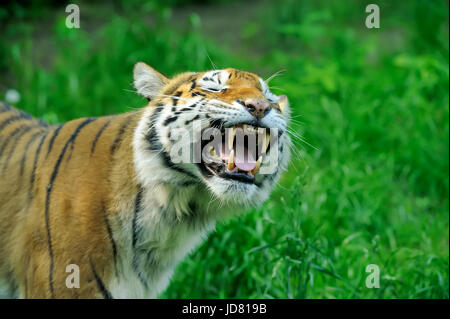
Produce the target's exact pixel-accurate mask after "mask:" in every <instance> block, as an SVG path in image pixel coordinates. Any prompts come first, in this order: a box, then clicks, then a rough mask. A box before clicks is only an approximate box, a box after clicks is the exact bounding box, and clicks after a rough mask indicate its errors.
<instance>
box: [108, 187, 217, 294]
mask: <svg viewBox="0 0 450 319" xmlns="http://www.w3.org/2000/svg"><path fill="white" fill-rule="evenodd" d="M169 188H170V187H169ZM195 192H196V189H195V187H186V188H183V189H182V190H180V191H177V192H174V191H172V190H170V189H168V187H167V185H159V186H158V187H155V188H153V189H151V190H147V191H143V193H142V199H141V201H140V205H139V206H140V207H138V210H137V211H136V212H133V214H135V215H134V216H133V218H127V220H126V221H125V220H124V221H122V222H121V224H122V225H124V224H126V225H127V227H122V231H121V232H120V236H119V237H120V238H118V240H119V241H120V243H119V245H118V247H119V250H118V260H117V263H116V267H117V276H114V278H113V279H112V280H111V282H110V283H109V289H110V292H111V295H112V296H113V298H156V297H157V296H158V295H159V294H161V292H163V291H164V289H165V288H166V287H167V285H168V283H169V280H170V277H171V275H172V273H173V269H174V268H175V266H176V265H177V264H178V263H179V262H180V261H181V260H182V259H183V257H185V256H186V255H187V254H188V253H189V252H190V251H191V250H192V249H193V248H195V247H196V246H197V245H198V244H199V243H200V242H201V240H202V238H204V237H206V235H207V234H208V232H209V231H211V230H212V229H213V228H214V222H213V220H212V218H208V216H207V212H206V211H204V210H202V209H201V207H199V206H197V205H192V200H193V198H194V197H193V196H192V195H193V194H195ZM190 201H191V205H189V202H190ZM128 216H130V214H128Z"/></svg>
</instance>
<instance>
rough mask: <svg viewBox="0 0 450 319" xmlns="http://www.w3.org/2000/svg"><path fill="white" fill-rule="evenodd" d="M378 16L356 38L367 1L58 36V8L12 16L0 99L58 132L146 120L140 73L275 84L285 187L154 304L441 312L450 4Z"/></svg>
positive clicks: (95, 16) (125, 15)
mask: <svg viewBox="0 0 450 319" xmlns="http://www.w3.org/2000/svg"><path fill="white" fill-rule="evenodd" d="M372 2H373V1H372ZM163 3H165V4H164V5H163ZM377 3H378V4H379V6H380V9H381V28H380V29H367V28H365V26H364V20H365V17H366V13H365V11H364V8H365V5H367V4H368V3H367V4H366V3H365V2H364V1H346V2H341V1H339V2H338V1H324V0H322V1H312V0H311V1H294V0H282V1H276V2H270V1H250V2H248V1H247V2H244V1H242V2H241V1H238V0H235V1H232V2H226V1H219V2H213V1H199V2H197V3H195V2H194V1H189V0H184V1H177V0H172V1H169V2H164V1H153V2H152V1H146V2H145V3H140V2H139V1H115V2H112V4H106V3H103V2H101V1H96V2H93V4H92V3H91V4H88V3H87V2H86V1H81V2H79V4H80V9H81V29H67V28H66V27H65V24H64V20H65V13H64V6H56V5H54V4H52V3H51V2H48V3H47V5H44V6H43V5H37V4H36V3H34V2H32V1H31V2H28V6H26V7H25V6H21V5H17V4H15V3H13V2H11V3H9V4H7V5H6V6H5V7H2V8H1V9H0V30H1V38H0V98H1V99H4V98H3V96H4V94H5V92H6V91H7V90H8V89H16V90H17V91H18V92H19V93H20V96H21V99H20V101H19V102H18V103H16V105H17V106H18V107H20V108H22V109H24V110H27V111H29V112H31V113H32V114H34V115H36V116H39V117H42V118H44V119H45V120H47V121H50V122H53V123H55V122H61V121H66V120H69V119H72V118H75V117H81V116H87V115H90V116H93V115H102V114H109V113H115V112H123V111H127V110H130V109H131V108H136V107H140V106H142V105H143V104H144V101H143V100H142V99H140V98H139V97H137V96H136V95H135V94H134V93H133V92H132V86H131V82H132V76H131V70H132V66H133V64H134V63H135V62H137V61H145V62H147V63H149V64H150V65H152V66H154V67H155V68H157V69H159V70H160V71H162V72H164V73H166V74H169V75H173V74H176V73H177V72H181V71H186V70H205V69H211V62H210V60H209V57H210V58H211V59H212V60H213V61H214V63H215V64H216V65H217V66H218V67H227V66H233V67H237V68H243V69H246V70H250V71H254V72H258V73H259V74H260V75H261V76H263V77H268V76H270V75H271V74H273V73H274V72H276V71H278V70H280V69H284V70H285V72H284V73H283V74H282V75H281V76H278V77H276V78H275V79H274V80H273V81H272V82H271V86H273V91H274V92H276V93H280V94H281V93H283V94H286V95H288V97H289V98H290V101H291V104H292V110H293V122H292V125H291V126H292V128H293V130H295V131H296V132H297V134H298V135H301V139H300V138H295V137H294V139H295V145H296V150H295V151H294V156H293V161H292V164H291V166H290V169H289V172H287V173H286V174H285V175H284V177H283V179H282V182H281V185H279V186H278V187H277V189H276V191H275V192H274V193H273V194H272V197H271V200H270V201H268V202H267V203H266V204H265V205H264V206H263V207H262V208H260V209H256V210H253V211H250V212H248V213H247V214H245V215H243V216H242V217H240V218H238V219H235V220H231V221H228V222H227V223H225V224H220V225H218V226H217V232H216V233H214V234H212V235H211V236H210V237H209V239H208V240H207V241H206V242H205V243H204V244H203V245H202V246H201V247H200V249H198V250H196V251H194V252H193V253H192V254H191V255H190V256H189V257H188V258H186V260H185V261H184V262H183V263H182V264H181V265H179V267H177V270H176V272H175V276H174V278H173V280H172V283H171V285H170V286H169V288H168V290H167V291H166V292H165V294H164V295H163V297H166V298H224V297H227V298H249V297H250V298H256V297H258V298H449V200H448V199H449V197H448V192H449V169H448V167H449V146H448V145H449V118H448V117H449V89H448V86H449V42H448V2H447V1H437V0H436V1H425V0H414V1H396V2H395V3H394V2H393V1H390V2H388V1H381V0H380V1H377ZM30 8H32V9H30ZM208 56H209V57H208ZM309 145H312V146H309ZM369 264H377V265H378V266H379V268H380V274H381V280H380V288H379V289H368V288H366V286H365V280H366V276H367V275H368V274H367V273H366V272H365V269H366V266H367V265H369Z"/></svg>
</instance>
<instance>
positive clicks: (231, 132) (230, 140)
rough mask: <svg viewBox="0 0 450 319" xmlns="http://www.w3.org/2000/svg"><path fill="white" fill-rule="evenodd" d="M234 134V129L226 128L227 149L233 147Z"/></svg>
mask: <svg viewBox="0 0 450 319" xmlns="http://www.w3.org/2000/svg"><path fill="white" fill-rule="evenodd" d="M235 135H236V129H235V128H234V127H231V128H229V129H228V150H231V149H233V142H234V137H235Z"/></svg>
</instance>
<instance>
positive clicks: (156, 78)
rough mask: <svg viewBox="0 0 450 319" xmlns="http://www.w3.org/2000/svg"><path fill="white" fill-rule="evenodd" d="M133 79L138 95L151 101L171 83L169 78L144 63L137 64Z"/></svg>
mask: <svg viewBox="0 0 450 319" xmlns="http://www.w3.org/2000/svg"><path fill="white" fill-rule="evenodd" d="M133 78H134V88H135V89H136V91H137V93H138V94H139V95H142V96H143V97H145V98H147V100H149V101H150V100H151V99H152V98H153V97H154V96H155V95H157V94H158V93H159V92H160V91H161V89H162V88H163V87H164V86H166V84H167V83H168V82H169V79H168V78H167V77H165V76H164V75H162V74H161V73H159V72H158V71H156V70H155V69H153V68H152V67H151V66H149V65H147V64H145V63H143V62H138V63H136V64H135V66H134V69H133Z"/></svg>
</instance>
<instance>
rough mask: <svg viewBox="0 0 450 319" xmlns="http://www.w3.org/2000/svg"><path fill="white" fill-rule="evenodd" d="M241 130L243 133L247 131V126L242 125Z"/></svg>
mask: <svg viewBox="0 0 450 319" xmlns="http://www.w3.org/2000/svg"><path fill="white" fill-rule="evenodd" d="M242 129H243V130H244V132H245V131H247V129H248V125H247V124H243V125H242Z"/></svg>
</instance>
